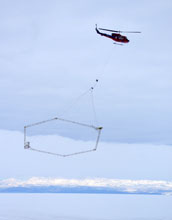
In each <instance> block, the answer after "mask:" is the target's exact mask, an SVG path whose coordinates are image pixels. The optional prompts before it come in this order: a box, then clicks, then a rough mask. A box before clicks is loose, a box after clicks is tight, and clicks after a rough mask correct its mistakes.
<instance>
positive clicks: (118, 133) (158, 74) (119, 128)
mask: <svg viewBox="0 0 172 220" xmlns="http://www.w3.org/2000/svg"><path fill="white" fill-rule="evenodd" d="M171 8H172V4H171V1H158V2H157V1H151V2H150V1H123V2H122V4H121V1H106V2H105V1H101V2H100V1H93V2H89V1H86V2H83V1H74V2H70V1H53V0H52V1H50V2H49V3H48V2H47V1H36V2H35V1H25V2H23V1H15V2H13V1H5V2H4V1H1V3H0V14H1V23H0V32H1V35H0V47H1V51H0V69H1V79H0V80H1V87H0V99H1V106H0V107H1V115H0V120H1V124H0V128H1V129H8V130H20V131H21V130H22V129H23V126H24V125H25V124H30V123H32V122H35V121H39V120H44V119H47V118H51V117H54V116H56V115H57V116H58V115H60V114H62V113H63V110H64V109H65V108H66V107H67V106H68V105H70V104H71V103H72V102H73V101H74V100H75V99H76V98H77V97H78V96H79V95H81V94H82V93H83V92H85V91H86V90H87V89H88V88H89V87H91V86H92V85H93V84H94V82H95V79H96V78H100V79H99V83H98V85H97V87H96V89H95V103H96V109H97V112H98V113H97V114H98V118H99V121H100V123H101V124H102V126H103V127H104V131H103V136H102V140H105V141H118V142H154V143H162V144H171V132H172V121H171V107H172V104H171V92H172V84H171V57H172V54H171V53H172V52H171V51H172V48H171V47H172V46H171V43H170V41H171V37H172V31H171V28H170V26H169V24H170V21H171V20H172V16H171ZM95 23H97V24H98V26H100V27H104V28H110V29H117V30H129V31H130V30H131V31H132V30H133V31H141V32H142V33H141V34H128V38H129V39H130V43H129V44H128V45H125V46H123V47H121V46H116V45H113V42H112V41H111V40H110V39H106V38H103V37H101V36H99V35H97V34H96V32H95V30H94V28H95ZM82 107H83V109H87V108H88V109H89V105H87V104H86V103H85V104H84V102H83V103H82V102H81V104H80V105H79V107H78V109H77V108H76V111H75V114H76V112H77V118H78V120H79V121H82V120H83V118H88V119H89V118H90V115H88V114H85V115H84V113H83V112H82ZM66 117H67V116H66Z"/></svg>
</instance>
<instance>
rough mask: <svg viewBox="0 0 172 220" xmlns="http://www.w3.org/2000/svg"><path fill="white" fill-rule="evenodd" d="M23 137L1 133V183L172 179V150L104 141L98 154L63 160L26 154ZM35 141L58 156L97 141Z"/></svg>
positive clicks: (42, 137) (55, 138)
mask: <svg viewBox="0 0 172 220" xmlns="http://www.w3.org/2000/svg"><path fill="white" fill-rule="evenodd" d="M73 130H74V129H73ZM91 131H92V130H91ZM103 132H104V131H102V133H103ZM23 137H24V135H23V133H22V132H16V131H8V130H0V140H1V144H0V152H1V154H0V178H1V179H9V178H17V179H23V178H24V179H28V178H31V177H33V176H36V177H46V178H48V177H52V178H57V177H58V178H60V179H94V178H98V179H99V178H100V179H101V178H103V179H104V178H105V179H128V180H144V179H145V180H158V181H159V180H165V181H171V179H172V173H171V172H170V169H171V167H172V160H171V158H172V149H171V146H167V145H153V144H128V143H115V142H114V143H113V142H102V141H101V139H100V142H99V145H98V148H97V151H94V152H91V153H86V154H81V155H78V156H71V157H66V158H63V157H58V156H53V155H48V154H43V153H38V152H34V151H31V150H25V149H24V143H23ZM35 138H36V141H37V142H38V143H46V146H47V149H48V147H49V149H51V150H54V151H55V152H57V153H59V152H62V150H63V148H64V149H65V150H66V153H67V152H68V151H69V150H70V151H71V150H72V149H75V150H77V147H78V148H79V149H81V148H82V149H83V148H84V147H90V148H91V146H93V147H94V146H95V141H91V140H90V141H85V140H82V139H81V138H82V137H80V135H78V140H75V139H72V138H69V137H64V136H60V135H57V134H54V135H50V134H48V135H45V134H44V135H36V136H35ZM38 139H39V141H38ZM79 139H81V140H79ZM31 144H32V142H31ZM42 148H43V145H39V149H42ZM49 149H48V150H49ZM59 150H60V151H59ZM41 181H43V180H41ZM94 183H95V182H94ZM108 183H110V182H108Z"/></svg>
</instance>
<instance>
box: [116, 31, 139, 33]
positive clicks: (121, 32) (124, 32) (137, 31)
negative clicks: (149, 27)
mask: <svg viewBox="0 0 172 220" xmlns="http://www.w3.org/2000/svg"><path fill="white" fill-rule="evenodd" d="M120 32H121V33H134V34H140V33H141V32H140V31H120Z"/></svg>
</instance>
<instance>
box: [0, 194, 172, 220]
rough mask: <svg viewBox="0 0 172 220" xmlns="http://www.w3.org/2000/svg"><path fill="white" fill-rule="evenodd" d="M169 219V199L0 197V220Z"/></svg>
mask: <svg viewBox="0 0 172 220" xmlns="http://www.w3.org/2000/svg"><path fill="white" fill-rule="evenodd" d="M55 219H57V220H93V219H94V220H113V219H114V220H126V219H128V220H131V219H132V220H172V196H158V195H154V196H150V195H102V194H98V195H94V194H0V220H55Z"/></svg>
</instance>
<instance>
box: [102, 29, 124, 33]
mask: <svg viewBox="0 0 172 220" xmlns="http://www.w3.org/2000/svg"><path fill="white" fill-rule="evenodd" d="M99 30H102V31H110V32H116V33H120V31H115V30H109V29H104V28H99Z"/></svg>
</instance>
